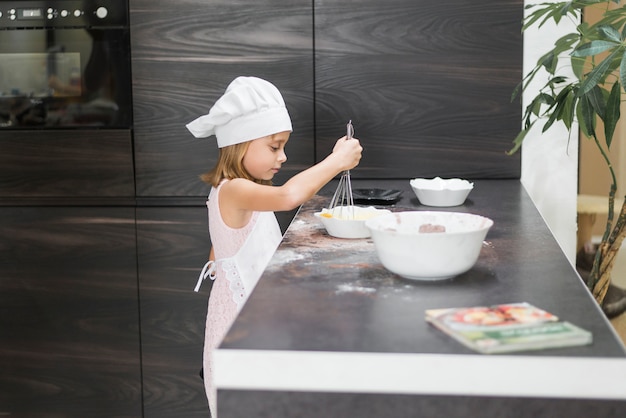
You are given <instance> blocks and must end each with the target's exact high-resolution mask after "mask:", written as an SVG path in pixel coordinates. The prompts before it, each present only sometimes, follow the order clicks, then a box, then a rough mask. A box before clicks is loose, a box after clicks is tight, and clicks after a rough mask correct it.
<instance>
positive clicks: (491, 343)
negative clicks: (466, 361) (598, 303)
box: [426, 302, 593, 354]
mask: <svg viewBox="0 0 626 418" xmlns="http://www.w3.org/2000/svg"><path fill="white" fill-rule="evenodd" d="M426 321H428V322H429V323H430V324H432V325H434V326H435V327H437V328H438V329H440V330H441V331H443V332H445V333H446V334H448V335H449V336H451V337H452V338H455V339H456V340H458V341H459V342H461V343H462V344H464V345H466V346H467V347H469V348H471V349H473V350H476V351H478V352H481V353H486V354H493V353H506V352H512V351H523V350H539V349H545V348H555V347H569V346H578V345H587V344H591V343H592V340H593V338H592V335H591V333H590V332H589V331H586V330H584V329H582V328H580V327H577V326H576V325H573V324H571V323H569V322H565V321H561V320H559V318H558V317H557V316H555V315H553V314H551V313H550V312H546V311H544V310H543V309H539V308H537V307H535V306H533V305H530V304H528V303H525V302H523V303H510V304H502V305H494V306H475V307H468V308H449V309H429V310H427V311H426Z"/></svg>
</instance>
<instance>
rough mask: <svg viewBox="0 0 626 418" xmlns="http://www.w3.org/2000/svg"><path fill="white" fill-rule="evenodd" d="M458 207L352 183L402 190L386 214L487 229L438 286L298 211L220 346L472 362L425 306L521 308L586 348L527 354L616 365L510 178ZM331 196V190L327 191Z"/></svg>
mask: <svg viewBox="0 0 626 418" xmlns="http://www.w3.org/2000/svg"><path fill="white" fill-rule="evenodd" d="M474 183H475V184H474V190H473V191H472V192H471V193H470V195H469V197H468V199H467V201H466V202H465V204H464V205H463V206H458V207H452V208H432V207H426V206H422V205H421V204H420V203H419V201H418V200H417V197H416V196H415V194H414V193H413V192H412V190H411V189H410V185H409V182H408V181H404V180H401V181H393V180H391V181H389V180H387V181H355V180H353V187H354V188H363V187H368V188H381V189H397V190H401V191H402V192H403V193H402V196H401V200H399V201H397V202H396V203H395V204H393V205H391V206H387V207H388V208H389V209H391V210H393V211H404V210H444V211H456V212H471V213H475V214H479V215H483V216H487V217H489V218H491V219H493V220H494V226H493V227H492V228H491V230H490V231H489V233H488V235H487V237H486V239H485V243H484V245H483V248H482V250H481V255H480V257H479V260H478V262H477V263H476V265H475V266H474V267H473V268H472V269H471V270H470V271H468V272H467V273H465V274H462V275H460V276H457V277H456V278H453V279H448V280H444V281H434V282H428V281H414V280H408V279H404V278H401V277H399V276H397V275H395V274H393V273H391V272H389V271H387V270H386V269H385V268H384V267H383V266H382V265H381V264H380V262H379V261H378V258H377V256H376V252H375V249H374V244H373V242H372V241H371V239H357V240H346V239H339V238H333V237H331V236H329V235H328V234H327V233H326V231H325V229H324V227H323V226H322V225H321V223H320V222H319V220H318V219H317V218H315V217H314V216H313V213H314V212H315V211H319V210H320V209H321V208H322V207H325V206H327V204H328V201H329V194H330V192H331V191H332V190H330V189H331V188H329V189H326V190H323V191H322V192H321V193H320V195H319V196H316V197H315V198H314V199H312V200H311V201H310V202H308V203H306V204H305V205H304V206H303V207H302V208H301V210H300V211H299V213H298V214H297V216H296V217H295V219H294V221H293V222H292V223H291V225H290V227H289V229H288V231H287V233H286V234H285V237H284V240H283V242H282V244H281V245H280V247H279V248H278V250H277V252H276V254H275V255H274V257H273V259H272V261H271V262H270V264H269V266H268V267H267V269H266V271H265V273H264V274H263V276H262V278H261V279H260V281H259V283H258V285H257V287H256V288H255V289H254V292H253V293H252V295H251V297H250V299H249V300H248V302H247V304H246V305H245V306H244V308H243V310H242V312H241V314H240V316H239V318H238V319H237V321H236V322H235V324H234V326H233V328H232V329H231V331H230V332H229V334H228V336H227V337H226V339H225V341H224V342H223V344H222V348H236V349H261V350H324V351H341V352H397V353H442V354H443V353H451V354H474V352H473V351H471V350H469V349H467V348H465V347H463V346H461V345H460V344H458V343H457V342H455V341H453V340H451V339H450V338H449V337H447V336H445V335H443V334H442V333H441V332H439V331H437V330H436V329H434V328H433V327H431V326H429V325H428V324H427V323H426V322H425V321H424V311H425V310H426V309H431V308H445V307H455V306H476V305H485V304H486V305H491V304H498V303H509V302H529V303H531V304H534V305H536V306H538V307H541V308H543V309H545V310H548V311H550V312H552V313H554V314H556V315H557V316H559V317H561V318H563V319H566V320H568V321H570V322H573V323H574V324H577V325H579V326H581V327H583V328H586V329H588V330H590V331H591V332H592V333H593V336H594V342H593V344H592V345H590V346H583V347H570V348H563V349H551V350H541V351H535V352H532V353H530V352H529V353H528V354H531V355H537V356H545V355H549V356H554V355H558V356H577V357H578V356H583V357H584V356H601V357H622V356H624V355H625V352H624V348H623V346H622V345H621V343H620V342H619V340H618V339H617V338H616V336H615V334H614V332H613V331H612V328H611V327H610V325H609V322H608V321H607V320H606V318H605V317H604V315H603V314H602V313H601V311H600V310H599V309H598V307H597V304H596V303H595V302H594V300H593V299H592V297H591V296H590V294H589V292H588V291H587V289H586V287H585V286H584V284H583V283H582V281H581V279H580V278H579V276H578V275H577V273H576V272H575V270H574V269H573V268H572V266H571V265H570V263H569V262H568V260H567V259H566V257H565V256H564V254H563V253H562V251H561V249H560V247H559V246H558V244H557V242H556V240H555V239H554V238H553V236H552V234H551V233H550V232H549V230H548V228H547V227H546V225H545V223H544V221H543V219H542V218H541V216H540V214H539V213H538V211H537V209H536V208H535V206H534V204H533V202H532V201H531V199H530V198H529V197H528V195H527V194H526V192H525V191H524V189H523V187H522V185H521V184H520V183H519V181H517V180H484V181H475V182H474ZM329 190H330V191H329Z"/></svg>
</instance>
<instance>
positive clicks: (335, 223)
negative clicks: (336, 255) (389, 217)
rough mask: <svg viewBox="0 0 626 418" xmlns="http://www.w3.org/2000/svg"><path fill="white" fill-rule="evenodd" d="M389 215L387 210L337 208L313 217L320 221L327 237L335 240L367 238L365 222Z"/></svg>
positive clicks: (357, 207)
mask: <svg viewBox="0 0 626 418" xmlns="http://www.w3.org/2000/svg"><path fill="white" fill-rule="evenodd" d="M388 213H391V211H389V210H387V209H376V208H375V207H373V206H368V207H365V208H364V207H361V206H337V207H336V208H333V209H322V211H321V212H316V213H315V216H316V217H317V218H319V219H320V220H321V221H322V224H323V225H324V227H325V228H326V231H327V232H328V234H329V235H331V236H333V237H337V238H369V237H370V230H369V229H367V228H366V227H365V221H366V220H368V219H372V218H374V217H377V216H380V215H383V214H388Z"/></svg>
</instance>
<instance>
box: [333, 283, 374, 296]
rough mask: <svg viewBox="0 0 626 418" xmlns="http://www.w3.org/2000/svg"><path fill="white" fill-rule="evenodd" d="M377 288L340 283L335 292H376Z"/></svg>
mask: <svg viewBox="0 0 626 418" xmlns="http://www.w3.org/2000/svg"><path fill="white" fill-rule="evenodd" d="M374 292H376V289H374V288H373V287H363V286H354V285H351V284H340V285H339V286H337V291H336V292H335V293H337V294H339V293H374Z"/></svg>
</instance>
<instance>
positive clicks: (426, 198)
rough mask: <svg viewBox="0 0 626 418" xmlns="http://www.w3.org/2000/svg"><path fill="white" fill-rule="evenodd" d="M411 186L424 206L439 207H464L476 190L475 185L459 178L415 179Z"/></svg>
mask: <svg viewBox="0 0 626 418" xmlns="http://www.w3.org/2000/svg"><path fill="white" fill-rule="evenodd" d="M410 184H411V188H412V189H413V192H414V193H415V195H416V196H417V198H418V199H419V201H420V203H421V204H422V205H426V206H438V207H447V206H459V205H462V204H463V202H465V199H467V196H468V195H469V194H470V192H471V191H472V189H473V188H474V183H472V182H469V181H467V180H463V179H457V178H452V179H442V178H441V177H435V178H432V179H424V178H415V179H412V180H411V181H410Z"/></svg>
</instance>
